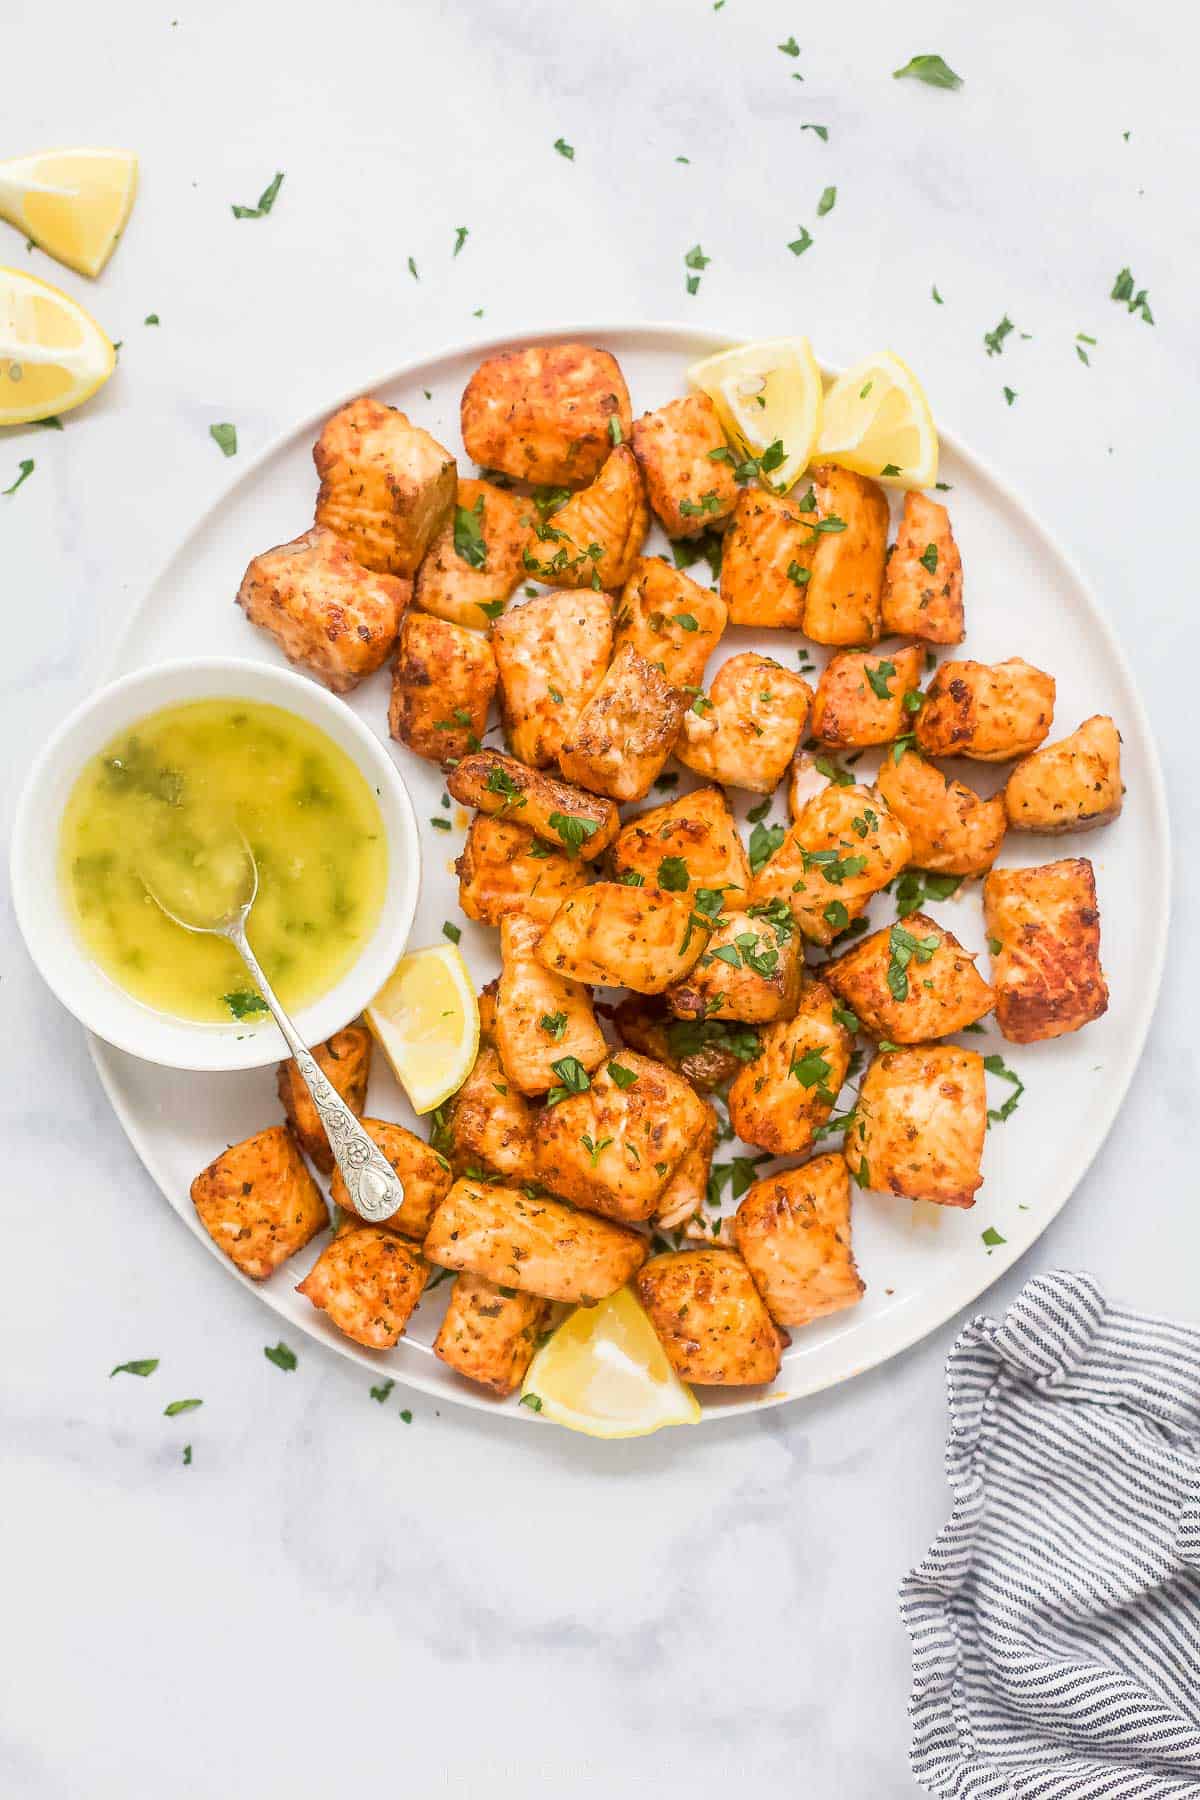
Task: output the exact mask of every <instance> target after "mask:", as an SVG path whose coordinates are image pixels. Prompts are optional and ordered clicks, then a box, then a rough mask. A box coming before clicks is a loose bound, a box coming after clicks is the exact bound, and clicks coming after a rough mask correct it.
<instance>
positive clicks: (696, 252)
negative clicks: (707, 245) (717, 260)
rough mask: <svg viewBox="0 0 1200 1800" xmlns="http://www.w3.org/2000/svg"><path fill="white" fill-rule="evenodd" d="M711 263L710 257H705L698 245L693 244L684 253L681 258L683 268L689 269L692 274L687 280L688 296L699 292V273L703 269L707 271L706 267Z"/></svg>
mask: <svg viewBox="0 0 1200 1800" xmlns="http://www.w3.org/2000/svg"><path fill="white" fill-rule="evenodd" d="M711 261H712V257H711V256H705V254H704V252H703V250H702V249H701V248H700V246H699V244H693V245H692V247H691V249H690V250H688V251H686V252H685V253H684V258H683V265H684V268H686V269H691V270H692V271H693V273H692V274H690V275H689V276H688V278H687V291H688V293H689V294H695V293H697V292H698V291H699V288H700V272H701V270H703V269H707V267H708V265H709V263H710V262H711Z"/></svg>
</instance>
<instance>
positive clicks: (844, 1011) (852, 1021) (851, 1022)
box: [833, 1006, 858, 1035]
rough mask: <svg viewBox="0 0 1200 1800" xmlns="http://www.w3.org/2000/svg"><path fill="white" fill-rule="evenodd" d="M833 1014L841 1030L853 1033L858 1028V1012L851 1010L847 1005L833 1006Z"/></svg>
mask: <svg viewBox="0 0 1200 1800" xmlns="http://www.w3.org/2000/svg"><path fill="white" fill-rule="evenodd" d="M833 1016H834V1018H835V1019H836V1020H837V1022H838V1024H839V1025H840V1026H841V1027H842V1030H843V1031H848V1032H850V1033H851V1035H853V1034H854V1033H855V1032H856V1031H857V1030H858V1014H857V1013H853V1012H851V1011H850V1008H849V1007H848V1006H835V1007H834V1009H833Z"/></svg>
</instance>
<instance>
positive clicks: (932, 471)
mask: <svg viewBox="0 0 1200 1800" xmlns="http://www.w3.org/2000/svg"><path fill="white" fill-rule="evenodd" d="M817 454H818V456H820V457H821V459H822V460H823V461H828V462H835V463H841V465H842V466H843V468H847V469H854V470H855V471H856V472H857V473H858V474H859V475H871V476H873V477H874V478H875V480H876V481H884V482H887V483H888V484H889V485H891V486H893V487H902V488H928V487H932V486H933V484H934V482H935V481H936V480H937V473H938V434H937V428H936V426H935V425H934V423H933V414H932V412H931V411H930V410H929V402H928V400H927V399H926V398H925V391H924V389H923V388H922V386H921V384H920V382H919V381H918V380H917V378H916V376H915V375H914V374H913V372H912V370H911V369H910V368H909V366H908V364H907V363H904V362H901V360H900V358H899V357H898V356H896V355H895V354H894V353H893V352H892V351H891V350H881V351H879V352H878V353H877V354H876V355H874V356H868V357H865V358H864V359H863V361H862V362H860V363H857V364H856V365H855V367H854V368H853V369H848V370H847V371H846V373H845V374H844V375H839V376H838V378H837V380H836V381H835V382H834V383H833V386H832V387H831V388H830V389H829V392H828V393H827V394H826V396H825V413H824V420H823V423H822V426H821V437H820V442H819V445H818V449H817Z"/></svg>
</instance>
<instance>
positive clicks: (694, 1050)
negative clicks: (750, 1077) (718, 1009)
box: [667, 1019, 762, 1063]
mask: <svg viewBox="0 0 1200 1800" xmlns="http://www.w3.org/2000/svg"><path fill="white" fill-rule="evenodd" d="M710 1048H711V1049H719V1050H727V1051H728V1052H729V1054H730V1055H731V1056H736V1057H737V1059H738V1061H739V1062H747V1063H748V1062H753V1061H754V1059H755V1057H756V1056H758V1055H759V1054H760V1052H761V1050H762V1044H761V1042H760V1041H759V1036H758V1033H757V1031H755V1029H754V1027H753V1026H752V1025H739V1024H734V1023H730V1024H726V1023H725V1022H724V1021H723V1020H721V1019H675V1020H673V1021H672V1023H671V1024H670V1025H668V1026H667V1051H668V1053H669V1055H671V1056H672V1057H673V1058H674V1060H675V1061H676V1062H683V1061H684V1060H685V1058H687V1057H689V1056H698V1055H699V1054H700V1052H701V1051H702V1050H707V1049H710Z"/></svg>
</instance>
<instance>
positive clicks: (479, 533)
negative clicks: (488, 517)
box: [454, 494, 488, 569]
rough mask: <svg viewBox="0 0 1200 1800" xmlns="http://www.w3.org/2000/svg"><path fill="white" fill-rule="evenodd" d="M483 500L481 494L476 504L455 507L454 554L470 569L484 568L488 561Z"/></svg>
mask: <svg viewBox="0 0 1200 1800" xmlns="http://www.w3.org/2000/svg"><path fill="white" fill-rule="evenodd" d="M483 502H484V495H482V494H480V496H479V498H478V500H476V502H475V504H474V506H456V507H455V509H454V554H455V555H456V556H458V557H460V558H461V559H462V561H463V562H465V563H466V565H467V567H468V568H469V569H482V568H483V566H484V564H485V563H486V562H487V553H488V549H487V543H486V541H485V539H484V535H483Z"/></svg>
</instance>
